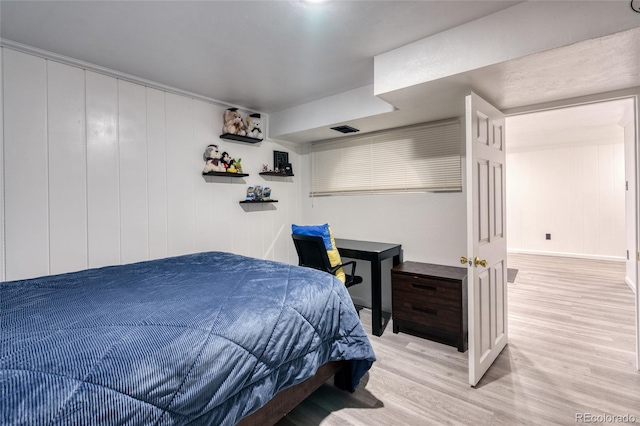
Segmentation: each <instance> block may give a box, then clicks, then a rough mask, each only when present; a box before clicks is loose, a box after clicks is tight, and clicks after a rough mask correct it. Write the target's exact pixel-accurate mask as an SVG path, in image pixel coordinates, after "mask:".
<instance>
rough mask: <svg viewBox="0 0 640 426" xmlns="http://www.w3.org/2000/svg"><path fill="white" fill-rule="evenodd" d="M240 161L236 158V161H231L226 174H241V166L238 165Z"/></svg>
mask: <svg viewBox="0 0 640 426" xmlns="http://www.w3.org/2000/svg"><path fill="white" fill-rule="evenodd" d="M240 160H242V158H238V159H237V160H231V165H230V166H229V168H228V169H227V172H229V173H242V166H241V165H240Z"/></svg>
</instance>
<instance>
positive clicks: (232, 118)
mask: <svg viewBox="0 0 640 426" xmlns="http://www.w3.org/2000/svg"><path fill="white" fill-rule="evenodd" d="M246 130H247V125H246V123H245V122H244V119H243V118H242V114H240V112H239V111H238V108H229V109H227V110H226V111H225V112H224V127H222V133H229V134H232V135H238V136H246V134H247V131H246Z"/></svg>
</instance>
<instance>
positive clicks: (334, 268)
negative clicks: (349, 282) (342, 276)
mask: <svg viewBox="0 0 640 426" xmlns="http://www.w3.org/2000/svg"><path fill="white" fill-rule="evenodd" d="M347 265H351V273H350V274H347V275H349V276H351V277H353V276H355V275H356V262H355V261H353V260H352V261H350V262H345V263H343V264H342V265H337V266H332V267H331V273H332V274H334V275H335V273H336V271H337V270H338V269H340V268H343V267H345V266H347Z"/></svg>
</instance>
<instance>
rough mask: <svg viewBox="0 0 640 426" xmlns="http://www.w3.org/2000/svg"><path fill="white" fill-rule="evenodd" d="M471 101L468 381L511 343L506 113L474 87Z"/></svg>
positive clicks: (468, 137)
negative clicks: (507, 238) (508, 312)
mask: <svg viewBox="0 0 640 426" xmlns="http://www.w3.org/2000/svg"><path fill="white" fill-rule="evenodd" d="M465 102H466V110H465V111H466V145H467V150H466V161H467V164H466V173H467V253H468V256H469V264H468V275H467V282H468V304H469V305H468V306H469V311H468V314H469V317H468V321H469V384H471V386H475V385H476V384H477V383H478V382H479V381H480V379H481V378H482V376H483V375H484V373H485V372H486V371H487V370H488V369H489V367H490V366H491V364H493V362H494V361H495V360H496V358H497V357H498V355H500V352H501V351H502V349H503V348H504V347H505V345H506V344H507V262H506V259H507V242H506V233H505V232H506V226H505V181H504V179H505V149H504V142H505V128H504V115H503V114H502V113H501V112H500V111H498V110H497V109H496V108H494V107H493V106H492V105H490V104H489V103H488V102H486V101H485V100H484V99H482V98H480V97H479V96H478V95H476V94H475V93H473V92H472V93H471V94H470V95H468V96H467V97H466V99H465Z"/></svg>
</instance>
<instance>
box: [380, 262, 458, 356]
mask: <svg viewBox="0 0 640 426" xmlns="http://www.w3.org/2000/svg"><path fill="white" fill-rule="evenodd" d="M391 295H392V311H393V312H392V316H393V332H394V333H398V332H399V331H400V330H401V329H402V328H407V329H413V330H416V331H419V332H422V333H424V334H425V335H426V336H425V337H427V338H429V336H433V337H435V338H438V339H433V340H437V341H444V342H450V343H449V344H452V346H456V347H457V348H458V351H460V352H465V351H466V350H467V342H468V332H467V269H466V268H459V267H455V266H442V265H432V264H429V263H418V262H404V263H402V264H400V265H398V266H396V267H394V268H393V269H392V270H391Z"/></svg>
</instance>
